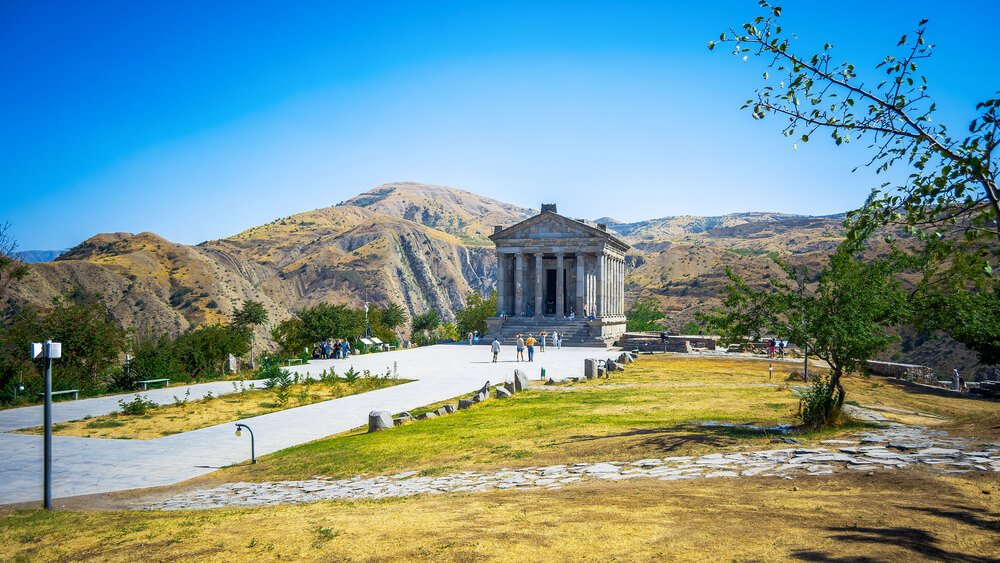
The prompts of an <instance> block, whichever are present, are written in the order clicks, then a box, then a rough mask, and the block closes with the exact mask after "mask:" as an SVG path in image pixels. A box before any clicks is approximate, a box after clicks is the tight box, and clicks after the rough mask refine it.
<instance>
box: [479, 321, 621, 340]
mask: <svg viewBox="0 0 1000 563" xmlns="http://www.w3.org/2000/svg"><path fill="white" fill-rule="evenodd" d="M486 326H487V330H488V333H489V334H488V338H487V339H484V342H486V343H489V342H491V341H492V338H493V336H494V335H498V336H499V337H500V342H501V343H503V344H504V345H509V346H513V345H514V343H515V342H516V340H517V335H518V334H520V335H523V336H524V337H525V338H526V337H527V336H528V335H529V334H532V335H534V336H535V338H538V334H539V333H540V332H542V331H545V332H547V333H548V334H549V335H550V336H549V340H548V342H547V345H548V346H554V345H555V343H554V342H552V339H551V335H552V334H553V333H555V332H558V333H559V335H560V337H561V338H562V345H563V346H567V347H570V346H572V347H579V346H605V347H607V346H612V345H614V344H615V343H616V342H617V341H618V339H619V338H620V337H621V336H622V335H623V334H624V333H625V317H619V318H611V317H608V318H605V319H602V320H593V321H587V320H583V319H555V318H552V317H508V318H506V319H501V318H499V317H492V318H489V319H487V320H486Z"/></svg>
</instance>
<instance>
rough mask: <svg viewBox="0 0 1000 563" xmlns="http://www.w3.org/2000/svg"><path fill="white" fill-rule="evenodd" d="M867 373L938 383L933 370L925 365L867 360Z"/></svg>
mask: <svg viewBox="0 0 1000 563" xmlns="http://www.w3.org/2000/svg"><path fill="white" fill-rule="evenodd" d="M867 365H868V373H870V374H872V375H881V376H885V377H895V378H897V379H903V380H905V381H913V382H915V383H926V384H928V385H938V381H937V378H936V377H934V370H933V369H931V368H929V367H927V366H918V365H915V364H896V363H893V362H876V361H874V360H868V362H867Z"/></svg>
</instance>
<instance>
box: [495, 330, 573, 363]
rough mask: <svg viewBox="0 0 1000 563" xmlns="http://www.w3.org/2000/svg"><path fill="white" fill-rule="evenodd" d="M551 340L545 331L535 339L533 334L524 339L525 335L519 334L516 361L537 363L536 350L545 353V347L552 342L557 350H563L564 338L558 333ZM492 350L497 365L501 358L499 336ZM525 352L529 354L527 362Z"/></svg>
mask: <svg viewBox="0 0 1000 563" xmlns="http://www.w3.org/2000/svg"><path fill="white" fill-rule="evenodd" d="M549 338H550V335H549V333H547V332H545V331H542V332H540V333H538V338H535V335H533V334H529V335H528V337H527V338H524V335H521V334H518V335H517V339H516V351H517V356H516V359H515V361H518V362H523V361H528V362H533V361H535V348H536V347H537V348H538V349H539V352H544V351H545V345H546V344H548V342H550V341H551V342H552V344H553V345H555V347H556V349H557V350H559V349H562V338H561V337H560V336H559V333H558V332H553V333H552V335H551V340H549ZM490 350H491V351H492V352H493V363H497V361H498V358H499V357H500V338H499V337H497V336H494V337H493V343H492V345H491V346H490ZM525 351H527V352H528V359H527V360H525V359H524V353H525Z"/></svg>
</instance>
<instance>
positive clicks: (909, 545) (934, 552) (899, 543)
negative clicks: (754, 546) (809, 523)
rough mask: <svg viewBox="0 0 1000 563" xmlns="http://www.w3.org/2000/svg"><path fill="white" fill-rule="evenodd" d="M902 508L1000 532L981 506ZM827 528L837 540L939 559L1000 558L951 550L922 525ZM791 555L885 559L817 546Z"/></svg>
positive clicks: (809, 558) (819, 558)
mask: <svg viewBox="0 0 1000 563" xmlns="http://www.w3.org/2000/svg"><path fill="white" fill-rule="evenodd" d="M901 508H905V509H908V510H914V511H917V512H923V513H924V514H930V515H932V516H938V517H941V518H947V519H949V520H953V521H955V522H958V523H962V524H965V525H968V526H972V527H975V528H978V529H980V530H983V531H986V532H993V533H996V532H1000V521H997V520H996V519H995V518H993V516H995V515H994V514H992V513H991V512H989V511H988V510H985V509H981V508H971V507H967V506H956V505H949V506H944V507H927V506H904V507H901ZM827 531H829V532H832V534H831V535H830V536H828V537H829V538H830V539H832V540H835V541H838V542H842V543H853V544H876V545H892V546H894V547H898V548H901V549H905V550H907V551H910V552H911V553H912V554H913V556H914V557H920V558H928V559H934V560H938V561H972V562H974V563H978V562H987V561H992V562H996V561H998V559H996V558H993V557H984V556H979V555H971V554H967V553H961V552H956V551H948V550H946V549H944V548H943V547H941V546H940V545H939V543H940V542H939V541H938V539H937V537H935V535H934V533H933V532H929V531H927V530H922V529H920V528H914V527H901V526H897V527H889V528H873V527H868V528H866V527H849V528H848V527H829V528H827ZM942 531H946V532H948V533H952V530H950V529H949V528H942ZM996 543H998V544H1000V538H998V539H997V540H996ZM790 555H791V557H792V558H794V559H799V560H801V561H875V560H881V559H882V557H878V558H876V559H873V558H869V557H865V556H849V557H839V556H834V555H831V554H829V553H826V552H824V551H820V550H815V549H799V550H793V551H792V553H791V554H790Z"/></svg>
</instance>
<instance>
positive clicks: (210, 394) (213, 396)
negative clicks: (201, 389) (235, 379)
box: [204, 391, 215, 401]
mask: <svg viewBox="0 0 1000 563" xmlns="http://www.w3.org/2000/svg"><path fill="white" fill-rule="evenodd" d="M214 398H215V395H213V394H212V392H211V391H209V392H208V393H205V398H204V400H205V401H211V400H212V399H214Z"/></svg>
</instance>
